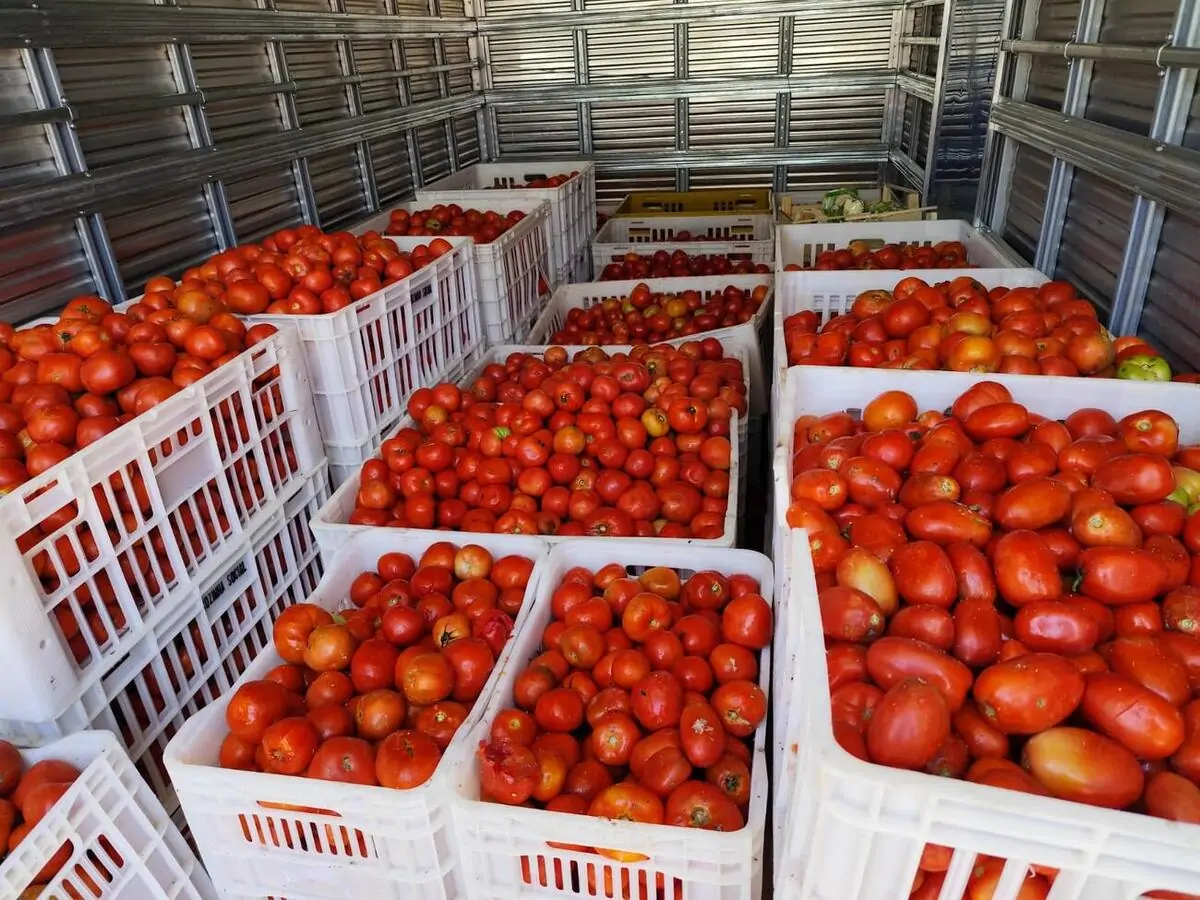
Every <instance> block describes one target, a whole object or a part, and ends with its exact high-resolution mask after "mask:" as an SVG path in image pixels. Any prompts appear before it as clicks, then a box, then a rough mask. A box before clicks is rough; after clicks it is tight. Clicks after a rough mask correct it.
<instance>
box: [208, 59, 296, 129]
mask: <svg viewBox="0 0 1200 900" xmlns="http://www.w3.org/2000/svg"><path fill="white" fill-rule="evenodd" d="M192 65H193V68H194V69H195V72H196V83H197V86H198V87H199V89H200V91H201V92H202V93H203V94H204V95H205V97H206V98H208V100H207V102H206V103H205V104H204V115H205V118H206V119H207V121H208V130H209V133H210V134H211V136H212V140H213V142H214V143H217V144H220V143H224V142H226V141H239V140H245V139H247V138H252V137H262V136H264V135H268V134H272V133H274V132H278V131H282V130H283V127H284V122H283V114H282V111H281V109H280V106H279V96H278V94H276V93H275V91H276V90H277V88H275V87H274V77H273V75H272V74H271V59H270V56H269V54H268V50H267V45H266V44H242V43H237V44H235V43H228V44H201V45H197V47H196V48H195V49H194V50H193V51H192ZM222 98H228V99H222Z"/></svg>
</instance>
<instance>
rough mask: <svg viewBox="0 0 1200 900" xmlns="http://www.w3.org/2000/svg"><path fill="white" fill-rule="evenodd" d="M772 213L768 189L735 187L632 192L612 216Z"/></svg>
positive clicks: (773, 206)
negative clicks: (739, 188) (741, 188)
mask: <svg viewBox="0 0 1200 900" xmlns="http://www.w3.org/2000/svg"><path fill="white" fill-rule="evenodd" d="M714 213H715V214H718V215H724V214H729V213H739V214H761V215H772V216H773V215H774V214H775V195H774V194H773V193H772V192H771V189H770V188H753V189H750V190H738V189H736V188H707V189H702V190H698V191H633V192H631V193H629V194H627V195H626V196H625V199H624V200H623V201H621V205H620V206H618V207H617V211H616V212H615V213H614V214H613V215H614V216H703V215H709V214H714Z"/></svg>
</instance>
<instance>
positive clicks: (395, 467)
mask: <svg viewBox="0 0 1200 900" xmlns="http://www.w3.org/2000/svg"><path fill="white" fill-rule="evenodd" d="M743 379H744V376H743V373H742V366H741V362H740V361H738V360H736V359H727V358H724V357H723V349H722V347H721V345H720V343H719V342H717V341H716V340H714V339H711V338H710V339H708V340H705V341H701V342H689V343H686V344H684V345H683V346H682V347H679V348H676V347H672V346H663V347H650V346H640V347H636V348H634V349H633V350H632V351H631V352H630V354H629V355H625V354H616V355H614V356H612V357H608V356H607V355H606V354H605V353H604V351H602V350H600V349H599V348H590V349H588V350H582V351H580V352H579V353H578V354H576V357H575V359H574V360H571V359H568V355H567V352H566V351H565V350H564V349H563V348H561V347H551V348H549V349H547V350H546V351H545V353H544V356H543V358H541V359H539V358H538V357H536V356H531V355H528V354H523V353H514V354H512V355H510V356H509V357H508V358H507V359H506V360H505V361H504V362H503V363H491V364H490V365H487V366H486V367H485V368H484V369H483V371H482V373H481V374H480V375H479V376H478V377H477V378H476V379H475V380H474V382H472V383H471V384H470V386H469V387H467V388H466V389H465V390H463V389H460V388H459V387H457V386H455V385H453V384H439V385H437V386H436V387H433V388H421V389H419V390H417V391H415V392H414V393H413V394H412V396H411V397H410V398H409V401H408V414H409V416H411V418H412V421H413V424H412V425H410V426H407V427H404V428H402V429H400V431H399V432H398V433H396V434H395V435H393V436H392V437H390V438H388V439H387V440H386V441H384V442H383V445H382V447H380V455H379V457H377V458H375V459H370V460H368V461H367V462H366V463H364V464H363V467H362V472H361V481H360V486H359V489H358V494H357V496H356V499H355V509H354V511H353V512H352V513H351V515H350V517H349V522H350V524H352V525H375V526H383V525H387V526H398V527H408V528H443V529H452V530H457V531H472V532H498V533H509V534H557V535H560V536H565V535H593V536H605V535H609V536H613V537H630V536H634V535H636V536H639V537H656V536H657V537H667V538H682V537H697V538H704V539H714V538H719V537H721V535H722V534H724V531H725V513H726V509H727V508H728V500H727V498H728V496H729V493H730V489H731V485H730V466H731V453H732V447H731V444H730V426H731V421H732V414H733V411H734V410H736V411H737V413H738V415H745V412H746V396H747V395H746V385H745V381H744V380H743ZM733 487H734V488H736V485H734V486H733Z"/></svg>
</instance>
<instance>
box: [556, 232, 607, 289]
mask: <svg viewBox="0 0 1200 900" xmlns="http://www.w3.org/2000/svg"><path fill="white" fill-rule="evenodd" d="M596 274H598V273H596V272H593V270H592V249H591V242H590V241H589V242H588V244H587V245H585V246H583V247H581V248H579V249H578V250H576V251H575V258H574V259H573V260H571V261H570V262H568V263H567V265H566V266H565V267H564V268H563V269H562V270H560V271H559V272H558V273H557V275H556V277H555V280H554V283H555V284H556V285H559V284H582V283H584V282H586V281H591V280H592V278H594V277H595V275H596Z"/></svg>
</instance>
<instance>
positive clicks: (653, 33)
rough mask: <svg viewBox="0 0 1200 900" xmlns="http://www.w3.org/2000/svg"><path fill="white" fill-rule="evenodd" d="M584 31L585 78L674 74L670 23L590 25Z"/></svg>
mask: <svg viewBox="0 0 1200 900" xmlns="http://www.w3.org/2000/svg"><path fill="white" fill-rule="evenodd" d="M586 34H587V38H586V39H587V63H588V69H587V75H588V81H589V82H598V81H614V80H619V79H630V78H638V79H647V78H672V77H674V75H675V28H674V26H671V25H652V26H646V27H644V28H637V27H633V28H621V29H614V28H593V29H590V30H589V31H588V32H587V33H586ZM693 39H694V38H693ZM634 46H636V47H637V52H636V53H633V52H631V50H632V49H633V47H634ZM693 74H698V73H693Z"/></svg>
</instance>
